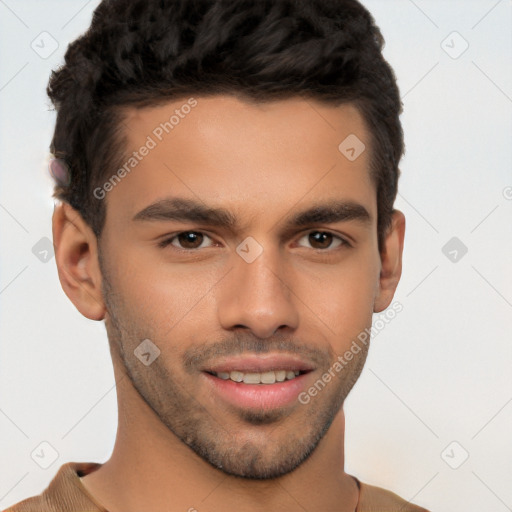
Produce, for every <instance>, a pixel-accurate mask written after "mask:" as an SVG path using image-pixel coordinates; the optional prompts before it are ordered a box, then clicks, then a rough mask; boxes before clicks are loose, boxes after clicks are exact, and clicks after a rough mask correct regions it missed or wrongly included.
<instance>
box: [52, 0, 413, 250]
mask: <svg viewBox="0 0 512 512" xmlns="http://www.w3.org/2000/svg"><path fill="white" fill-rule="evenodd" d="M383 46H384V39H383V37H382V34H381V32H380V30H379V28H378V27H377V26H376V24H375V22H374V19H373V17H372V16H371V14H370V13H369V12H368V11H367V10H366V9H365V8H364V7H363V6H362V5H361V4H360V3H359V2H358V1H357V0H256V1H255V0H103V1H102V2H101V3H100V4H99V5H98V6H97V8H96V9H95V11H94V14H93V18H92V22H91V25H90V27H89V28H88V30H87V31H86V32H85V33H84V34H82V35H81V36H80V37H78V38H77V39H76V40H74V41H73V42H72V43H70V44H69V46H68V48H67V51H66V54H65V64H64V65H62V66H61V67H59V68H58V69H57V70H54V71H52V73H51V76H50V80H49V83H48V87H47V93H48V96H49V97H50V99H51V101H52V103H53V105H54V106H55V109H56V111H57V117H56V124H55V131H54V134H53V139H52V142H51V145H50V151H51V153H52V154H53V156H54V157H55V158H59V159H62V160H63V161H64V162H65V163H66V164H67V168H68V170H69V180H68V181H67V182H63V181H60V182H59V181H56V183H55V188H54V193H53V197H56V198H58V199H60V200H62V201H65V202H67V203H69V204H70V205H71V206H72V207H73V208H75V209H76V210H77V211H78V212H79V213H80V214H81V215H82V217H83V219H84V220H85V221H86V222H87V223H88V224H89V226H90V227H91V228H92V230H93V231H94V233H95V235H96V236H97V237H98V238H99V237H100V235H101V232H102V228H103V226H104V223H105V218H106V205H105V201H102V200H100V199H98V198H96V197H95V195H94V194H93V193H92V191H93V190H94V188H95V187H97V186H98V185H99V184H101V183H102V182H104V181H105V177H106V176H109V175H110V174H111V173H112V170H113V169H117V168H118V167H119V166H120V165H122V162H123V157H124V155H125V152H126V139H125V134H124V132H123V129H122V128H123V124H122V123H123V119H124V112H125V108H126V107H129V106H132V107H137V108H142V107H146V106H155V105H158V104H162V103H165V102H169V101H172V100H175V99H178V98H183V97H186V96H187V95H190V94H194V95H196V96H201V95H202V96H211V95H215V94H225V93H227V94H233V95H235V96H237V97H240V98H242V99H247V100H248V101H249V100H253V101H257V102H266V101H273V100H278V99H284V98H289V97H293V96H301V97H304V98H307V99H313V100H318V101H321V102H325V103H326V104H329V105H333V106H337V105H340V104H343V103H351V104H353V105H355V106H356V107H357V108H358V110H359V112H360V113H361V115H362V116H363V119H364V121H365V124H366V126H367V128H368V130H369V134H370V143H371V144H370V175H371V178H372V180H373V183H374V184H375V186H376V190H377V212H378V220H377V234H378V240H379V248H381V247H382V243H383V240H384V236H385V233H386V231H387V229H388V227H389V225H390V222H391V214H392V212H393V203H394V201H395V198H396V194H397V187H398V178H399V175H400V171H399V168H398V163H399V160H400V158H401V156H402V154H403V151H404V143H403V131H402V126H401V124H400V120H399V114H400V113H401V111H402V103H401V101H400V95H399V91H398V87H397V84H396V77H395V75H394V73H393V70H392V68H391V67H390V65H389V64H388V63H387V61H386V60H385V59H384V57H383V55H382V49H383Z"/></svg>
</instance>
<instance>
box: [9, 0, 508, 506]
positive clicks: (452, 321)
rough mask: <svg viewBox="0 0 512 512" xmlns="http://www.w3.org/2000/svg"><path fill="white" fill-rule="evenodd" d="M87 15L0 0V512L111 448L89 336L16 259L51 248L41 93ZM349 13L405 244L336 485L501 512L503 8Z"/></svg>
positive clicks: (103, 379) (110, 418)
mask: <svg viewBox="0 0 512 512" xmlns="http://www.w3.org/2000/svg"><path fill="white" fill-rule="evenodd" d="M97 3H98V2H97V1H96V0H94V1H89V2H78V1H76V2H71V1H63V0H60V1H45V2H41V1H37V2H36V1H20V0H18V1H15V0H0V52H1V53H0V57H1V68H0V108H1V121H0V130H1V139H0V144H1V147H0V155H1V189H0V225H1V247H2V249H1V252H0V258H1V259H0V307H1V309H0V315H1V316H0V333H1V341H0V508H1V509H3V508H6V507H7V506H9V505H11V504H13V503H15V502H18V501H20V500H21V499H23V498H26V497H28V496H31V495H33V494H37V493H39V492H41V491H42V490H43V488H44V487H46V485H47V484H48V483H49V481H50V479H51V478H52V477H53V476H54V474H55V473H56V471H57V469H58V467H60V465H61V464H63V463H64V462H67V461H99V462H104V461H105V460H106V459H108V457H109V455H110V453H111V450H112V447H113V442H114V438H115V429H116V422H117V416H116V415H117V411H116V402H115V388H114V387H113V386H114V376H113V371H112V368H111V361H110V355H109V352H108V345H107V337H106V333H105V329H104V326H103V323H100V322H93V321H90V320H87V319H85V318H83V317H82V316H81V315H80V314H79V313H78V312H77V311H76V310H75V308H74V306H73V305H72V304H71V302H70V301H69V300H68V299H67V297H66V296H65V294H64V292H63V291H62V289H61V287H60V283H59V280H58V277H57V271H56V266H55V259H54V258H53V257H52V255H51V254H48V257H49V258H50V259H49V260H48V261H47V262H46V263H45V262H43V261H41V260H40V259H39V258H38V257H37V256H36V255H35V254H34V253H33V247H34V246H35V245H36V244H37V243H40V244H44V241H43V242H40V240H41V239H42V238H44V237H48V238H49V239H51V215H52V211H53V199H52V198H51V192H52V190H51V185H52V183H51V180H50V177H49V176H48V173H47V158H48V146H49V143H50V138H51V134H52V130H53V123H54V119H55V118H54V113H53V112H51V111H49V101H48V100H47V97H46V95H45V88H46V85H47V81H48V77H49V73H50V70H51V69H53V68H55V67H56V66H57V65H58V64H59V63H61V61H62V58H63V55H64V52H65V49H66V47H67V44H68V43H69V42H70V41H72V40H73V39H74V38H75V37H76V36H77V35H78V34H80V33H81V32H83V31H84V30H85V29H86V28H87V26H88V25H89V23H90V20H91V14H92V11H93V9H94V7H95V6H96V5H97ZM364 4H365V5H366V6H367V7H368V8H369V9H370V11H371V12H372V13H373V14H374V16H375V18H376V20H377V23H378V24H379V26H380V27H381V29H382V31H383V34H384V36H385V38H386V43H387V44H386V49H385V55H386V57H387V58H388V60H389V61H390V63H391V64H392V66H393V67H394V69H395V71H396V74H397V77H398V82H399V86H400V90H401V94H402V97H403V101H404V114H403V117H402V120H403V125H404V130H405V136H406V146H407V152H406V156H405V158H404V160H403V161H402V165H401V169H402V173H403V175H402V178H401V183H400V188H399V197H398V199H397V203H396V206H397V207H398V208H399V209H401V210H402V211H403V212H404V213H405V215H406V217H407V232H406V243H405V254H404V271H403V277H402V280H401V283H400V285H399V287H398V290H397V293H396V296H395V300H397V301H399V302H400V303H401V304H402V305H403V311H402V312H401V313H400V314H399V315H397V317H396V318H395V319H394V320H393V321H392V322H391V323H390V324H389V325H387V326H386V327H385V329H384V330H382V331H381V332H379V334H378V336H377V337H375V339H374V342H373V345H372V348H371V350H370V356H369V359H368V361H367V364H366V367H365V370H364V372H363V375H362V377H361V378H360V380H359V381H358V383H357V384H356V386H355V388H354V390H353V391H352V393H351V395H350V396H349V398H348V399H347V402H346V406H345V410H346V415H347V428H346V469H347V471H348V472H349V473H351V474H354V475H356V476H358V477H359V478H360V479H361V480H362V481H364V482H368V483H372V484H375V485H380V486H383V487H385V488H389V489H392V490H393V491H394V492H396V493H397V494H399V495H401V496H403V497H404V498H406V499H411V500H413V501H414V502H417V503H420V504H422V505H423V506H425V507H428V508H430V509H431V510H432V511H436V512H443V511H446V512H447V511H450V512H453V511H454V510H458V511H459V510H460V511H462V510H464V511H465V512H477V511H478V512H481V511H482V510H485V511H486V512H502V511H506V510H512V486H511V485H510V483H511V479H512V440H511V431H512V429H511V427H512V371H511V368H512V366H511V363H512V343H511V335H510V332H511V328H512V315H511V308H512V284H511V282H512V279H511V274H512V271H511V265H510V254H511V253H512V251H511V249H512V247H511V245H512V243H511V242H512V236H511V235H512V223H511V217H512V216H511V213H512V200H511V199H512V172H511V169H512V166H511V164H512V151H511V145H512V144H511V142H512V121H511V120H512V116H511V114H512V66H511V62H512V44H511V33H512V30H511V29H512V26H511V18H512V3H511V1H510V0H501V1H496V0H479V1H468V0H464V1H462V0H461V1H446V0H444V1H441V0H438V1H434V0H415V1H412V0H393V1H391V0H386V1H384V0H366V1H364ZM454 31H456V32H457V34H453V32H454ZM42 32H48V33H49V34H51V36H52V37H53V38H54V39H55V40H56V41H57V42H58V48H57V49H56V51H55V52H54V53H53V54H52V55H50V56H46V55H44V57H47V58H42V57H41V56H39V55H38V53H36V51H35V50H34V49H33V48H32V47H31V44H33V46H34V47H36V48H38V51H39V52H43V51H48V52H49V51H50V50H51V49H52V48H51V44H52V43H51V40H50V39H49V36H48V35H44V34H43V35H40V34H41V33H42ZM33 41H34V43H32V42H33ZM443 41H444V42H443ZM465 42H467V44H469V47H468V48H467V50H466V51H464V53H462V54H460V53H461V51H462V50H463V49H464V48H465V45H466V43H465ZM36 45H38V46H36ZM459 54H460V55H459ZM454 57H457V58H454ZM452 237H457V238H458V239H459V240H460V241H461V242H462V243H463V244H464V245H465V246H466V247H467V248H468V252H467V254H465V255H464V256H462V257H461V252H460V251H459V252H458V261H456V262H453V261H451V259H450V258H453V256H454V253H452V255H449V256H450V258H449V257H447V256H445V254H444V253H443V252H442V248H443V246H444V245H445V244H446V243H447V242H448V241H449V240H450V239H451V238H452ZM41 247H42V248H41ZM41 247H39V246H36V249H38V250H34V252H36V253H38V254H39V257H43V256H44V253H42V252H40V251H42V250H43V249H44V245H43V246H41ZM449 250H452V248H450V249H449ZM446 252H448V251H446ZM507 263H508V264H507ZM376 319H377V318H376ZM376 319H375V320H376ZM454 441H455V444H452V443H453V442H454ZM41 442H47V443H49V444H50V445H51V446H52V447H53V449H55V450H56V451H57V452H58V458H57V459H56V460H55V461H54V462H53V464H52V465H50V466H49V467H48V468H47V469H43V468H41V467H40V466H39V465H38V464H37V463H36V462H35V460H34V459H33V458H32V457H31V453H33V452H34V450H36V452H37V453H43V452H44V453H45V456H44V457H42V459H40V462H41V461H42V462H44V461H45V460H46V463H49V462H51V455H52V451H51V449H50V448H49V447H48V446H47V445H42V446H40V443H41ZM447 447H448V448H447ZM41 450H42V452H41ZM466 453H467V454H468V455H469V457H468V458H467V460H466V461H465V462H463V463H462V464H461V462H462V461H463V459H464V457H465V456H466ZM34 458H35V459H37V457H34ZM459 464H461V465H460V466H459V467H458V468H457V469H453V468H452V467H450V465H451V466H453V467H456V466H458V465H459Z"/></svg>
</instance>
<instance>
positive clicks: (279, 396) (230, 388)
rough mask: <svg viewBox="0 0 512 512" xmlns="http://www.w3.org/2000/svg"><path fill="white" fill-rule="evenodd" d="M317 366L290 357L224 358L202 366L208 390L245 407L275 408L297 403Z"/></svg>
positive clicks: (221, 398)
mask: <svg viewBox="0 0 512 512" xmlns="http://www.w3.org/2000/svg"><path fill="white" fill-rule="evenodd" d="M310 373H314V367H313V366H312V365H311V364H309V363H307V362H305V361H302V360H299V359H297V358H294V357H288V356H286V357H285V356H275V355H274V356H268V357H263V356H259V357H255V356H253V357H245V358H231V359H224V360H222V361H219V362H217V363H216V364H215V365H211V366H210V367H208V368H203V369H202V371H201V374H202V375H203V377H204V378H205V383H206V385H207V386H208V392H209V393H210V394H212V395H213V396H214V397H215V398H216V399H218V400H221V401H223V402H228V403H229V404H230V405H231V406H235V407H237V408H243V409H253V410H254V409H266V410H270V409H276V408H283V407H286V406H290V405H293V403H294V402H295V403H298V400H297V397H298V395H299V393H300V392H301V391H303V390H304V389H305V387H306V384H307V382H309V378H308V374H310Z"/></svg>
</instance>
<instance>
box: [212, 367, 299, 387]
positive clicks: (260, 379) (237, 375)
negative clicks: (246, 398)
mask: <svg viewBox="0 0 512 512" xmlns="http://www.w3.org/2000/svg"><path fill="white" fill-rule="evenodd" d="M299 374H300V371H299V370H295V371H294V370H276V371H269V372H262V373H254V372H247V373H244V372H240V371H237V370H234V371H232V372H229V373H228V372H217V373H214V375H216V376H217V377H219V379H222V380H228V379H231V380H232V381H235V382H243V383H244V384H274V383H275V382H284V381H285V380H291V379H294V378H295V377H296V376H297V375H299Z"/></svg>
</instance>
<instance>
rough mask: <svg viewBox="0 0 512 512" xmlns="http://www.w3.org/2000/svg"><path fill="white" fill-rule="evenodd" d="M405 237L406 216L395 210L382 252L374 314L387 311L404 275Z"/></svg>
mask: <svg viewBox="0 0 512 512" xmlns="http://www.w3.org/2000/svg"><path fill="white" fill-rule="evenodd" d="M404 236H405V215H404V214H403V213H402V212H401V211H399V210H393V214H392V218H391V225H390V227H389V229H388V231H387V234H386V238H385V240H384V244H383V247H382V249H381V251H380V260H381V271H380V277H379V286H378V291H377V294H376V296H375V301H374V304H373V311H374V313H379V312H380V311H383V310H385V309H386V308H387V307H388V306H389V304H390V303H391V300H392V299H393V296H394V294H395V290H396V287H397V286H398V282H399V281H400V276H401V275H402V252H403V248H404Z"/></svg>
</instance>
